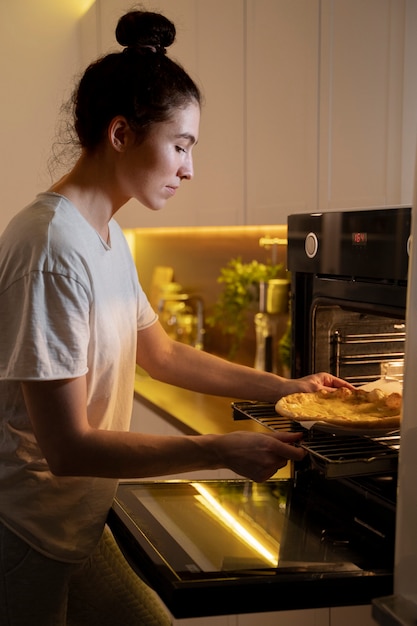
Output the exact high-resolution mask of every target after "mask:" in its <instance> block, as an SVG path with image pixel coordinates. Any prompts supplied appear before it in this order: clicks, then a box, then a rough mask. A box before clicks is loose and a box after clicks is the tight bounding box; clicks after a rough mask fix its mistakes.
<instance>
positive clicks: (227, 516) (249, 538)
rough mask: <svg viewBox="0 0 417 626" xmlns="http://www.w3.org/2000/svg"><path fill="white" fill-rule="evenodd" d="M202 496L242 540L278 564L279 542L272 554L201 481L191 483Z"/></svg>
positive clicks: (210, 507)
mask: <svg viewBox="0 0 417 626" xmlns="http://www.w3.org/2000/svg"><path fill="white" fill-rule="evenodd" d="M191 484H192V486H193V487H194V489H195V490H196V491H198V493H199V494H200V496H201V497H198V496H196V497H197V499H198V500H199V502H201V504H202V505H203V506H204V507H205V508H206V509H207V510H209V511H211V512H212V513H213V514H214V515H215V516H216V517H217V518H218V519H220V520H221V521H222V522H224V523H225V524H226V526H227V527H228V528H229V529H230V530H232V532H233V533H234V534H235V535H236V537H238V538H239V539H240V540H241V541H243V542H244V543H246V545H248V546H249V547H250V548H252V549H253V550H255V552H257V553H258V554H259V555H260V556H261V557H262V558H263V559H265V560H266V561H267V562H268V563H270V564H271V565H272V567H277V566H278V554H279V543H277V546H276V553H275V554H272V553H271V552H270V551H269V550H268V549H267V548H266V547H265V546H264V545H262V543H261V542H260V541H258V540H257V539H256V538H255V537H254V536H253V535H252V534H251V533H250V532H249V531H248V530H247V529H246V528H245V527H244V526H243V525H242V524H241V523H240V522H239V521H238V520H237V519H236V518H235V517H234V516H233V515H232V514H231V513H229V512H228V511H226V509H225V508H224V507H223V506H222V505H221V504H220V503H219V502H218V500H216V498H215V497H214V496H213V495H212V494H211V493H210V492H209V491H208V490H207V489H206V488H205V487H203V485H200V484H199V483H191Z"/></svg>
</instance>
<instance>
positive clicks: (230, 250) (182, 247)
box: [124, 225, 287, 365]
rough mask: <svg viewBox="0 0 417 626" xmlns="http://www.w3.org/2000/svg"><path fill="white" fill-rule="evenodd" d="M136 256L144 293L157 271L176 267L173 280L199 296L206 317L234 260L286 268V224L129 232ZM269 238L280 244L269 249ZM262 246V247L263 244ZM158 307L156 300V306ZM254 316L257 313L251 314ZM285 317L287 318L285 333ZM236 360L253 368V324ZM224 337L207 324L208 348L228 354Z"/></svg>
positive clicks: (143, 229) (130, 230)
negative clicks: (223, 270) (222, 274)
mask: <svg viewBox="0 0 417 626" xmlns="http://www.w3.org/2000/svg"><path fill="white" fill-rule="evenodd" d="M124 232H125V235H126V237H127V240H128V242H129V245H130V248H131V251H132V255H133V257H134V260H135V264H136V267H137V270H138V275H139V279H140V282H141V284H142V286H143V288H144V290H145V292H146V293H147V294H148V296H150V295H151V294H154V285H153V280H154V278H155V274H156V270H157V268H173V277H172V278H173V280H174V281H175V282H177V283H180V284H181V285H182V287H183V289H184V291H185V292H186V293H188V294H193V295H196V296H200V297H201V298H202V300H203V302H204V313H205V317H207V316H208V315H210V313H211V311H212V309H213V306H214V304H215V302H216V300H217V297H218V295H219V293H220V292H221V289H222V285H221V284H219V282H218V281H217V279H218V277H219V275H220V270H221V268H223V267H225V266H226V265H227V263H228V262H229V261H230V260H231V259H232V258H237V257H240V258H241V260H242V262H243V263H247V262H250V261H252V260H257V261H259V262H261V263H269V262H271V261H273V262H275V263H282V265H283V267H284V268H286V256H287V246H286V237H287V226H286V225H276V226H270V225H268V226H231V227H201V228H196V227H190V228H175V227H174V228H135V229H126V230H125V231H124ZM265 240H266V241H268V240H273V241H276V242H278V243H275V244H272V245H268V244H266V245H265ZM260 242H262V244H263V245H261V243H260ZM153 304H154V305H155V302H153ZM251 316H252V317H253V313H252V314H251ZM285 324H286V319H284V320H283V326H284V327H283V332H284V330H285ZM249 327H250V328H249V331H248V333H247V338H246V339H245V342H244V345H243V347H242V350H241V351H240V353H239V355H238V357H237V360H238V361H240V362H243V363H246V364H248V365H252V364H253V361H254V354H255V334H254V331H253V324H252V323H250V324H249ZM226 343H227V342H226V341H225V338H224V336H223V335H222V334H221V333H220V332H216V330H215V329H212V328H210V327H208V326H207V325H206V327H205V339H204V345H205V349H206V350H208V351H210V352H213V353H216V354H220V355H222V356H225V355H226V354H227V346H226Z"/></svg>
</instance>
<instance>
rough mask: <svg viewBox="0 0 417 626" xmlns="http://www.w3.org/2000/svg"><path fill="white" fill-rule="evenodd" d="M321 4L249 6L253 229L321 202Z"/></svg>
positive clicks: (270, 1) (284, 1)
mask: <svg viewBox="0 0 417 626" xmlns="http://www.w3.org/2000/svg"><path fill="white" fill-rule="evenodd" d="M319 5H320V2H319V0H295V1H294V0H290V1H288V0H248V2H247V18H246V21H247V24H246V64H247V67H246V102H247V120H246V129H247V139H246V164H245V167H246V177H245V181H246V193H247V198H246V200H247V223H248V224H264V223H265V224H268V223H278V224H282V223H286V221H287V215H288V214H289V213H294V212H298V213H300V212H308V211H311V210H315V208H316V203H317V174H316V172H317V153H318V128H317V120H318V89H319V80H318V79H319V67H318V60H319V45H320V42H319V32H320V30H319V27H320V24H319V14H320V13H319Z"/></svg>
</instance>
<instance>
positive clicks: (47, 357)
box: [0, 271, 90, 380]
mask: <svg viewBox="0 0 417 626" xmlns="http://www.w3.org/2000/svg"><path fill="white" fill-rule="evenodd" d="M89 310H90V301H89V295H88V293H87V291H86V289H85V286H84V285H82V284H81V283H80V282H78V281H77V280H76V279H74V278H70V277H68V276H64V275H61V274H55V273H50V272H42V271H32V272H30V273H29V274H27V275H25V276H23V277H22V278H20V279H19V280H18V281H16V282H14V283H13V284H12V285H10V286H9V287H8V289H7V290H6V291H5V292H3V293H2V295H1V306H0V376H1V377H2V378H3V379H9V380H53V379H62V378H73V377H77V376H81V375H83V374H85V373H86V372H87V353H88V343H89Z"/></svg>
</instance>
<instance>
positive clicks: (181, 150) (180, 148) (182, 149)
mask: <svg viewBox="0 0 417 626" xmlns="http://www.w3.org/2000/svg"><path fill="white" fill-rule="evenodd" d="M176 150H177V152H185V153H186V152H187V150H186V149H185V148H183V147H182V146H176Z"/></svg>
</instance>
